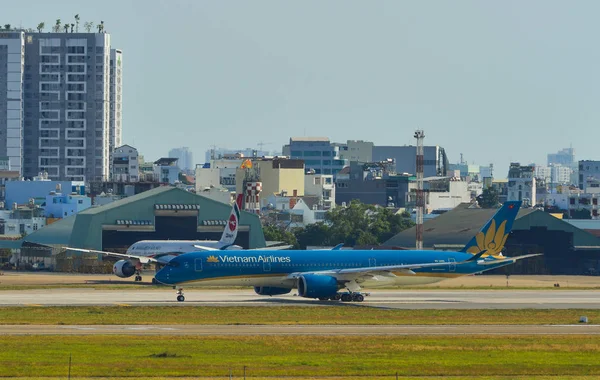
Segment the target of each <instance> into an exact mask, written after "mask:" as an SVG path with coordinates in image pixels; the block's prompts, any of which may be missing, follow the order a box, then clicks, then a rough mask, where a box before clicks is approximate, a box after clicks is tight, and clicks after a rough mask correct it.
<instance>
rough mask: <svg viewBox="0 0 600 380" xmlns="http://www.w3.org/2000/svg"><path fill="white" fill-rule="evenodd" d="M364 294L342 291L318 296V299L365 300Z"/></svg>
mask: <svg viewBox="0 0 600 380" xmlns="http://www.w3.org/2000/svg"><path fill="white" fill-rule="evenodd" d="M365 295H369V294H363V293H359V292H344V293H336V294H335V295H334V296H332V297H324V298H319V300H320V301H342V302H363V301H364V300H365Z"/></svg>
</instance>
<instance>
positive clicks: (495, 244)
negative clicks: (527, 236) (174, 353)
mask: <svg viewBox="0 0 600 380" xmlns="http://www.w3.org/2000/svg"><path fill="white" fill-rule="evenodd" d="M520 207H521V202H520V201H516V202H506V203H504V205H503V206H502V207H501V208H500V209H499V210H498V211H497V212H496V213H495V214H494V216H493V217H492V218H491V219H490V220H489V221H488V222H487V223H486V224H485V226H483V228H482V229H481V230H480V231H479V232H478V233H477V235H475V236H473V238H472V239H471V240H470V241H469V242H468V243H467V245H465V247H464V248H463V249H462V250H460V251H456V252H452V251H433V250H419V251H415V250H405V251H403V250H352V251H340V250H339V247H336V249H333V250H329V251H298V250H289V251H285V252H282V253H280V254H277V253H275V254H274V253H273V252H266V251H265V252H261V251H260V250H259V251H255V252H248V251H232V252H227V251H221V252H219V253H215V252H190V253H184V254H182V255H179V256H177V257H176V258H174V259H173V260H171V261H170V262H169V263H168V264H167V265H165V266H164V267H163V268H161V269H160V270H159V271H158V272H157V273H156V274H155V277H154V278H155V281H154V282H155V283H158V284H163V285H169V286H173V288H176V287H177V286H178V285H181V284H198V285H209V286H210V285H221V286H253V287H254V291H255V292H256V293H257V294H259V295H268V296H275V295H282V294H287V293H290V292H291V291H292V289H297V290H298V295H299V296H300V297H305V298H312V299H319V300H322V301H325V300H335V301H339V300H341V301H342V302H351V301H353V302H362V301H363V300H364V295H363V293H361V289H362V288H364V287H381V286H390V285H415V284H431V283H435V282H438V281H442V280H443V279H446V278H452V277H459V276H465V275H471V274H475V273H481V272H485V271H489V270H492V269H496V268H500V267H503V266H505V265H509V264H512V263H514V262H516V261H517V260H521V259H525V258H528V257H533V256H538V255H541V254H539V253H536V254H527V255H522V256H516V257H506V256H504V255H502V253H501V251H502V249H503V247H504V244H505V242H506V239H507V238H508V235H509V233H510V231H511V229H512V225H513V222H514V220H515V217H516V215H517V213H518V211H519V208H520ZM341 289H346V290H347V291H342V292H340V290H341ZM177 300H178V301H180V302H181V301H184V300H185V297H184V295H183V288H179V290H178V292H177Z"/></svg>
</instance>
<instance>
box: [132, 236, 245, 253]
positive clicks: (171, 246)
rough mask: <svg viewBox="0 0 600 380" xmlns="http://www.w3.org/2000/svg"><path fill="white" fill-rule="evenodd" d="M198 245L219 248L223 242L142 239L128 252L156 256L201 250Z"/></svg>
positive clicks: (230, 248)
mask: <svg viewBox="0 0 600 380" xmlns="http://www.w3.org/2000/svg"><path fill="white" fill-rule="evenodd" d="M196 245H198V246H202V247H207V248H213V249H219V248H221V247H223V243H221V242H220V241H217V240H142V241H138V242H137V243H134V244H132V245H131V246H130V247H129V248H127V254H130V255H136V256H146V257H156V256H159V257H160V256H164V255H170V254H172V255H175V256H176V255H180V254H182V253H187V252H195V251H200V250H201V249H199V248H197V247H195V246H196ZM227 249H228V250H235V249H242V247H239V246H231V247H228V248H227Z"/></svg>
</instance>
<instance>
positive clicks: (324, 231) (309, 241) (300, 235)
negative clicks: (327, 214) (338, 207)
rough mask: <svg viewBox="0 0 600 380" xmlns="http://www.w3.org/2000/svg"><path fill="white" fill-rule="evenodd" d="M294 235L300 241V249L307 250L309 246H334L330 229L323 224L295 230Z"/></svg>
mask: <svg viewBox="0 0 600 380" xmlns="http://www.w3.org/2000/svg"><path fill="white" fill-rule="evenodd" d="M294 234H295V235H296V239H298V246H299V247H300V249H306V247H307V246H309V245H314V246H323V245H325V246H327V245H332V244H331V242H332V240H331V230H330V227H329V226H328V225H326V224H325V223H323V222H319V223H314V224H309V225H308V226H306V227H304V228H298V229H296V230H294ZM336 244H338V243H336Z"/></svg>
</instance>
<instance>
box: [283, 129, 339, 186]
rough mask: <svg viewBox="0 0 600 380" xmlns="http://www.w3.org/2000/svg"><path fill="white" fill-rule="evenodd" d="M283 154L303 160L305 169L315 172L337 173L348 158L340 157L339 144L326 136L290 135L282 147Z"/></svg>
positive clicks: (334, 174)
mask: <svg viewBox="0 0 600 380" xmlns="http://www.w3.org/2000/svg"><path fill="white" fill-rule="evenodd" d="M282 152H283V155H284V156H289V157H290V158H291V159H299V160H304V165H305V167H306V169H307V170H308V169H313V170H314V171H315V173H316V174H333V176H334V177H335V176H336V175H337V173H338V172H339V171H340V170H342V169H343V168H344V167H345V166H347V165H348V160H344V159H342V158H341V157H340V149H339V144H332V143H331V142H330V141H329V139H328V138H327V137H292V138H290V143H289V144H288V145H284V146H283V149H282Z"/></svg>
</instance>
